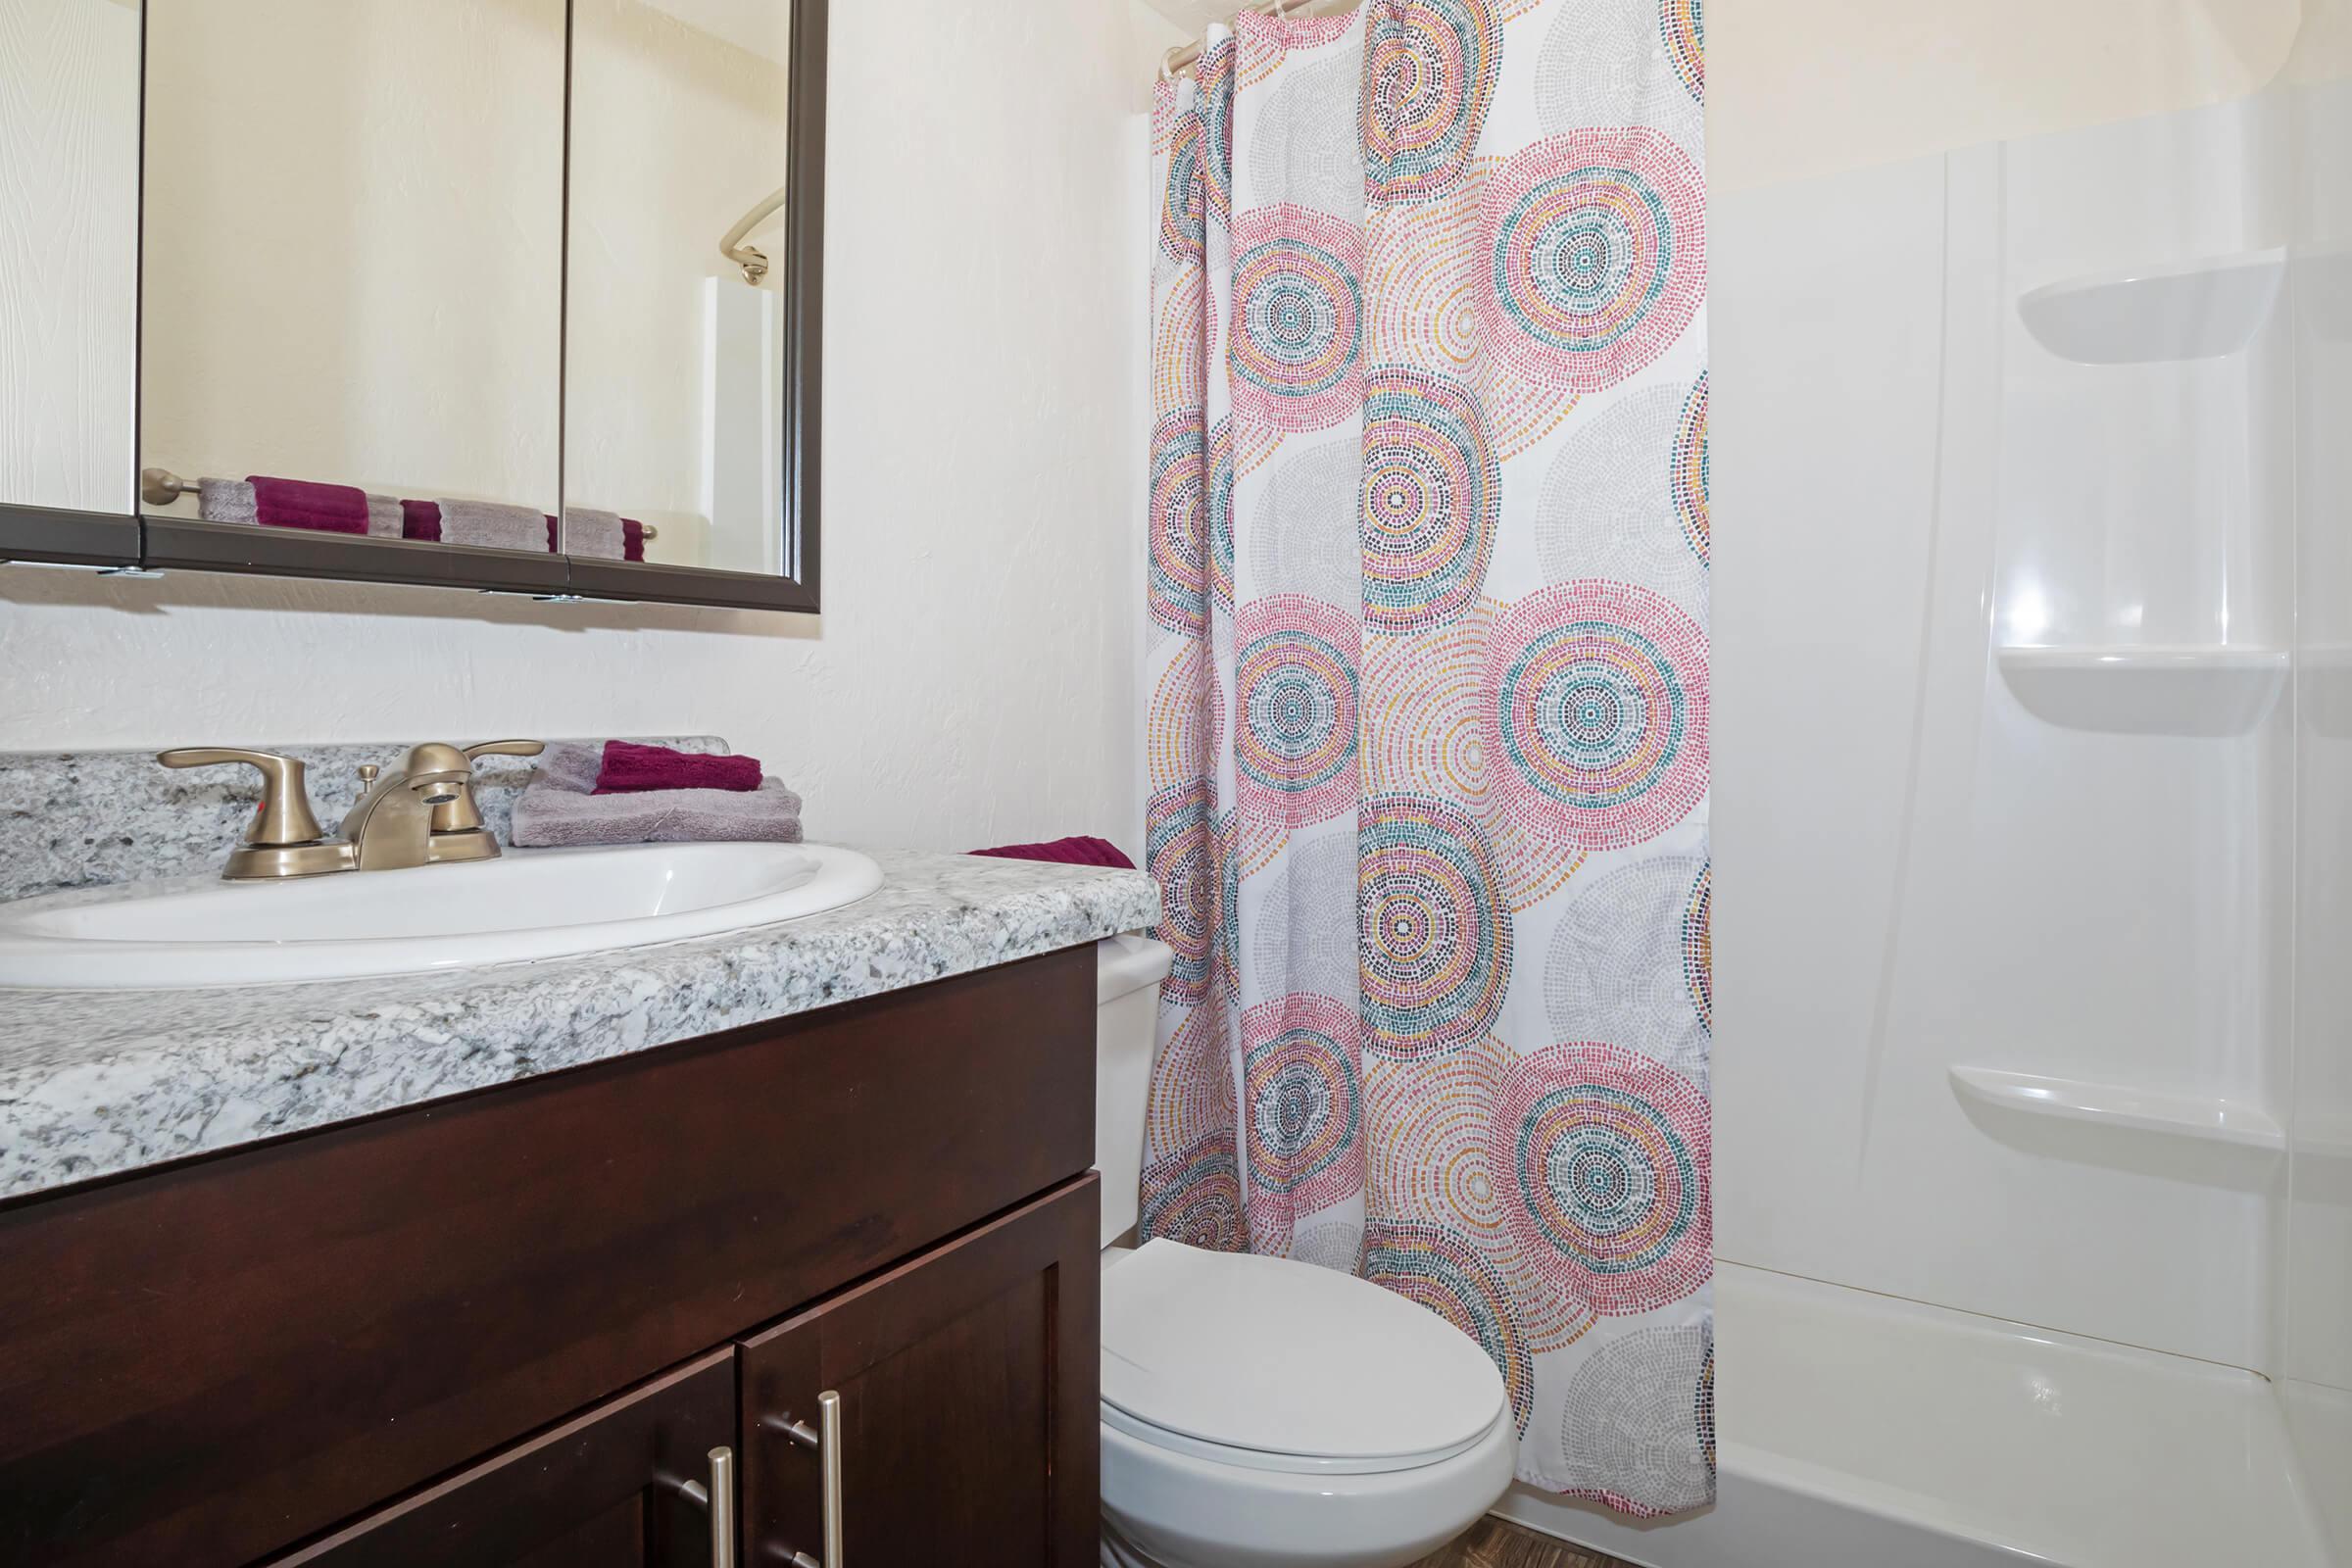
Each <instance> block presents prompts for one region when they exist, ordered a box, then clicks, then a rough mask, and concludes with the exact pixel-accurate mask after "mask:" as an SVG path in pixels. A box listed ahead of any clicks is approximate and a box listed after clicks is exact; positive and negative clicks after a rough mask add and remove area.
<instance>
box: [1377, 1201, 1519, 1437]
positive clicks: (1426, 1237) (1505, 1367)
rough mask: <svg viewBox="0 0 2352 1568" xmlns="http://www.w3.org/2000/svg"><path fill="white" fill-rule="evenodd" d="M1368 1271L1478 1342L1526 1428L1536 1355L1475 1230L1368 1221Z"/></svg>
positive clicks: (1516, 1419)
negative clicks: (1474, 1237)
mask: <svg viewBox="0 0 2352 1568" xmlns="http://www.w3.org/2000/svg"><path fill="white" fill-rule="evenodd" d="M1363 1266H1364V1278H1366V1279H1368V1280H1370V1281H1371V1282H1372V1283H1373V1284H1375V1285H1379V1286H1384V1287H1386V1288H1387V1289H1389V1290H1392V1291H1395V1292H1396V1293H1397V1295H1399V1296H1401V1297H1404V1298H1405V1299H1407V1300H1412V1301H1418V1302H1420V1303H1421V1304H1422V1305H1423V1306H1426V1307H1428V1308H1429V1309H1430V1310H1431V1311H1433V1312H1435V1313H1437V1314H1438V1316H1440V1317H1442V1318H1444V1319H1445V1320H1446V1322H1448V1323H1450V1324H1452V1325H1453V1326H1454V1327H1455V1328H1457V1329H1460V1330H1461V1331H1462V1332H1463V1333H1464V1334H1467V1335H1469V1336H1470V1338H1471V1339H1473V1340H1476V1341H1477V1342H1478V1348H1480V1349H1482V1350H1484V1351H1486V1352H1487V1358H1488V1359H1489V1360H1491V1361H1493V1362H1494V1363H1495V1371H1497V1372H1500V1373H1501V1374H1502V1385H1503V1388H1504V1389H1505V1390H1506V1391H1507V1392H1508V1393H1509V1395H1510V1398H1511V1419H1512V1421H1513V1423H1514V1424H1515V1425H1516V1426H1517V1427H1518V1429H1519V1430H1520V1431H1521V1432H1522V1433H1524V1432H1526V1430H1527V1418H1528V1413H1529V1411H1530V1410H1531V1409H1532V1408H1533V1406H1534V1404H1535V1397H1536V1366H1535V1357H1534V1356H1533V1355H1532V1354H1531V1353H1530V1352H1529V1350H1528V1348H1527V1335H1526V1334H1525V1333H1524V1332H1523V1331H1522V1330H1521V1328H1520V1325H1519V1306H1518V1303H1517V1302H1516V1301H1515V1300H1514V1299H1512V1296H1511V1292H1510V1289H1509V1287H1507V1286H1506V1285H1505V1284H1504V1283H1503V1280H1502V1276H1501V1275H1499V1274H1497V1273H1496V1272H1495V1265H1494V1264H1492V1263H1490V1262H1488V1261H1487V1259H1486V1257H1485V1256H1484V1255H1483V1254H1482V1253H1481V1252H1480V1251H1479V1250H1478V1248H1477V1247H1476V1246H1475V1245H1473V1244H1472V1243H1471V1241H1470V1240H1469V1238H1467V1237H1465V1236H1462V1235H1460V1234H1458V1233H1456V1232H1454V1231H1451V1230H1448V1229H1447V1228H1446V1227H1445V1226H1443V1225H1425V1224H1419V1223H1413V1222H1406V1223H1401V1224H1399V1223H1396V1222H1393V1221H1386V1220H1375V1221H1373V1222H1372V1223H1370V1224H1368V1225H1366V1226H1365V1227H1364V1262H1363Z"/></svg>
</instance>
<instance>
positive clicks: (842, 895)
mask: <svg viewBox="0 0 2352 1568" xmlns="http://www.w3.org/2000/svg"><path fill="white" fill-rule="evenodd" d="M881 885H882V870H881V867H879V866H877V865H876V864H874V862H873V861H872V860H871V859H869V858H866V857H865V856H862V855H860V854H858V852H857V851H855V850H840V849H832V848H829V847H827V846H823V845H815V844H641V845H632V846H629V847H627V848H623V849H607V850H513V851H510V852H508V854H507V855H506V856H505V857H504V858H500V859H496V860H484V861H480V862H477V863H472V864H463V865H428V866H419V867H417V868H416V869H415V870H407V871H353V872H343V873H339V874H336V875H331V876H317V877H305V878H300V879H296V880H291V881H283V882H218V881H213V882H195V881H191V880H189V879H186V878H175V879H172V880H171V881H165V882H148V883H135V882H134V883H126V884H124V885H123V886H121V887H118V888H109V889H106V890H105V891H104V892H101V893H90V892H79V893H60V894H50V895H48V896H46V897H42V898H36V899H25V900H22V901H20V902H18V903H15V904H9V905H0V986H38V987H42V988H55V989H62V990H113V989H124V988H136V989H162V988H176V987H181V986H240V985H270V984H280V983H283V982H286V981H297V980H344V979H353V978H357V977H359V976H362V975H380V974H416V973H421V972H424V971H428V970H442V969H466V968H473V967H477V966H479V965H483V964H493V963H515V962H519V961H525V960H530V959H542V958H564V957H574V956H580V955H584V954H591V953H607V952H611V951H613V950H614V949H619V948H635V947H643V946H646V945H647V944H649V943H656V942H677V941H681V940H683V939H685V938H688V937H708V936H717V935H720V934H721V933H724V932H728V931H741V930H747V929H749V928H751V927H753V926H761V925H772V924H774V923H775V922H777V921H779V920H792V919H798V918H800V917H802V916H804V915H810V914H817V913H821V912H822V911H824V910H826V909H833V908H838V907H841V906H842V905H845V904H849V903H851V902H853V901H854V900H857V899H862V898H864V897H865V896H866V895H867V894H869V893H871V892H873V891H874V889H876V888H878V887H880V886H881Z"/></svg>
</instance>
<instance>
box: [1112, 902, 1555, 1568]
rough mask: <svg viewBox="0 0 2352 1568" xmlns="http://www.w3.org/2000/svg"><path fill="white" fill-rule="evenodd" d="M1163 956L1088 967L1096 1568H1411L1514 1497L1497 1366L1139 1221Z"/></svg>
mask: <svg viewBox="0 0 2352 1568" xmlns="http://www.w3.org/2000/svg"><path fill="white" fill-rule="evenodd" d="M1167 956H1168V955H1167V950H1166V949H1165V948H1164V947H1162V946H1161V945H1160V944H1158V943H1153V942H1148V941H1146V940H1145V939H1142V938H1138V937H1116V938H1112V939H1110V940H1109V941H1107V942H1105V943H1103V945H1102V947H1101V948H1100V950H1099V954H1098V964H1097V978H1098V984H1097V993H1096V996H1097V1003H1098V1007H1099V1011H1098V1016H1097V1024H1096V1034H1097V1053H1098V1055H1099V1057H1100V1061H1099V1070H1098V1074H1097V1095H1098V1097H1099V1098H1098V1105H1097V1112H1098V1114H1097V1142H1096V1156H1097V1160H1098V1162H1099V1164H1100V1167H1101V1169H1102V1172H1103V1242H1104V1243H1105V1244H1106V1245H1105V1248H1104V1250H1103V1399H1102V1416H1103V1564H1104V1565H1105V1568H1402V1565H1403V1564H1407V1563H1410V1562H1413V1561H1414V1560H1416V1559H1417V1558H1420V1557H1422V1556H1425V1555H1427V1554H1428V1553H1429V1552H1431V1551H1434V1550H1435V1549H1437V1548H1438V1547H1439V1546H1441V1545H1443V1544H1446V1542H1448V1541H1450V1540H1452V1539H1453V1538H1454V1537H1455V1536H1458V1535H1459V1534H1461V1533H1462V1532H1463V1531H1464V1530H1466V1529H1467V1528H1469V1526H1470V1525H1471V1524H1472V1523H1473V1522H1475V1521H1476V1520H1477V1518H1478V1517H1479V1515H1480V1514H1482V1513H1484V1512H1485V1511H1486V1510H1487V1509H1488V1508H1489V1507H1490V1506H1491V1505H1492V1504H1493V1503H1494V1502H1495V1500H1496V1499H1497V1498H1498V1497H1500V1496H1501V1495H1502V1493H1503V1490H1504V1488H1506V1487H1507V1486H1508V1485H1509V1484H1510V1480H1511V1471H1512V1467H1513V1464H1514V1462H1515V1460H1516V1457H1517V1451H1518V1432H1517V1429H1516V1426H1515V1424H1514V1422H1513V1418H1512V1413H1511V1408H1510V1401H1509V1398H1508V1396H1507V1395H1506V1394H1505V1392H1504V1389H1503V1384H1502V1378H1501V1375H1500V1374H1499V1373H1498V1372H1497V1371H1496V1370H1495V1364H1494V1362H1493V1361H1492V1360H1490V1359H1489V1358H1488V1356H1487V1354H1486V1351H1485V1350H1484V1349H1482V1348H1480V1347H1479V1346H1478V1345H1477V1343H1476V1342H1474V1341H1472V1340H1471V1339H1470V1338H1469V1337H1468V1336H1466V1335H1464V1334H1462V1333H1461V1332H1460V1331H1458V1330H1457V1329H1455V1328H1454V1327H1453V1326H1452V1325H1451V1324H1449V1323H1447V1322H1446V1321H1445V1320H1444V1319H1442V1318H1440V1317H1438V1316H1437V1315H1436V1314H1435V1313H1433V1312H1430V1311H1428V1310H1427V1309H1425V1308H1423V1307H1421V1306H1419V1305H1416V1304H1415V1303H1413V1302H1412V1301H1409V1300H1407V1299H1404V1298H1403V1297H1401V1296H1397V1295H1396V1294H1395V1293H1393V1292H1390V1291H1385V1290H1383V1289H1381V1288H1380V1287H1379V1286H1376V1285H1372V1284H1370V1283H1368V1282H1366V1281H1364V1280H1360V1279H1355V1278H1352V1277H1350V1276H1348V1275H1345V1274H1341V1273H1339V1272H1337V1271H1336V1270H1332V1269H1326V1268H1321V1267H1318V1266H1316V1265H1314V1264H1311V1263H1301V1262H1297V1261H1294V1260H1292V1259H1289V1258H1275V1257H1254V1256H1248V1255H1243V1254H1237V1253H1229V1252H1211V1251H1203V1250H1199V1249H1197V1248H1191V1247H1186V1246H1183V1245H1181V1244H1179V1243H1176V1242H1172V1241H1168V1240H1166V1239H1164V1238H1162V1239H1158V1240H1153V1241H1151V1242H1147V1243H1146V1244H1145V1245H1144V1246H1143V1247H1142V1248H1140V1249H1139V1250H1134V1251H1128V1250H1125V1249H1123V1248H1119V1247H1115V1246H1109V1245H1107V1244H1109V1243H1111V1242H1113V1241H1115V1240H1116V1239H1118V1238H1119V1237H1121V1236H1122V1235H1124V1234H1125V1233H1126V1232H1128V1231H1129V1230H1130V1229H1132V1227H1133V1226H1134V1224H1135V1222H1136V1218H1137V1212H1138V1201H1137V1186H1138V1181H1139V1178H1140V1176H1141V1166H1142V1153H1143V1143H1144V1139H1143V1123H1144V1115H1145V1103H1144V1102H1145V1099H1146V1097H1147V1094H1148V1091H1149V1084H1150V1076H1151V1065H1152V1004H1151V992H1150V990H1149V989H1148V988H1149V987H1151V986H1152V985H1154V984H1155V983H1156V981H1157V980H1158V979H1159V978H1161V977H1162V976H1164V975H1165V974H1166V972H1167Z"/></svg>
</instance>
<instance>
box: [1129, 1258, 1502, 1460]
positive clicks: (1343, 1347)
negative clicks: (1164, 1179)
mask: <svg viewBox="0 0 2352 1568" xmlns="http://www.w3.org/2000/svg"><path fill="white" fill-rule="evenodd" d="M1507 1411H1508V1401H1507V1398H1506V1396H1505V1394H1504V1390H1503V1386H1502V1379H1501V1376H1500V1375H1499V1374H1498V1373H1497V1372H1496V1371H1495V1364H1494V1362H1493V1361H1491V1360H1490V1359H1488V1356H1487V1353H1486V1351H1485V1350H1484V1349H1483V1348H1480V1346H1479V1345H1478V1344H1477V1342H1476V1341H1474V1340H1472V1339H1470V1338H1469V1337H1468V1336H1466V1335H1464V1334H1463V1333H1461V1332H1460V1331H1459V1330H1458V1329H1456V1328H1454V1327H1453V1326H1452V1325H1451V1324H1450V1323H1447V1322H1446V1320H1444V1319H1443V1318H1440V1317H1438V1316H1437V1315H1436V1314H1435V1313H1432V1312H1430V1311H1429V1310H1427V1309H1426V1308H1424V1307H1421V1306H1419V1305H1416V1304H1415V1303H1414V1302H1412V1301H1410V1300H1408V1299H1405V1298H1403V1297H1401V1296H1398V1295H1397V1294H1395V1293H1394V1292H1391V1291H1386V1290H1383V1289H1381V1288H1380V1287H1379V1286H1377V1285H1373V1284H1371V1283H1369V1282H1368V1281H1365V1280H1359V1279H1355V1278H1352V1277H1350V1276H1348V1275H1345V1274H1340V1273H1338V1272H1336V1271H1334V1270H1331V1269H1325V1268H1319V1267H1316V1266H1315V1265H1313V1264H1308V1263H1299V1262H1295V1261H1292V1260H1289V1259H1285V1258H1269V1257H1256V1256H1251V1255H1249V1254H1244V1253H1233V1252H1209V1251H1202V1250H1199V1249H1196V1248H1190V1247H1185V1246H1183V1245H1182V1244H1180V1243H1176V1242H1171V1241H1168V1240H1165V1239H1164V1238H1163V1239H1159V1240H1154V1241H1152V1242H1150V1243H1148V1244H1146V1245H1145V1246H1144V1247H1143V1248H1142V1249H1141V1250H1138V1251H1136V1252H1134V1253H1132V1254H1130V1255H1128V1256H1127V1257H1125V1258H1122V1259H1120V1260H1119V1261H1118V1262H1117V1264H1116V1265H1115V1266H1113V1267H1111V1268H1109V1269H1107V1270H1105V1271H1104V1274H1103V1411H1102V1413H1103V1425H1104V1426H1105V1427H1106V1428H1109V1429H1111V1430H1114V1431H1117V1432H1120V1433H1123V1434H1125V1435H1126V1436H1128V1437H1130V1438H1133V1439H1135V1440H1137V1441H1139V1442H1141V1443H1144V1444H1148V1445H1151V1446H1153V1447H1157V1448H1161V1449H1164V1450H1167V1451H1169V1452H1172V1453H1180V1454H1184V1455H1187V1456H1188V1457H1191V1458H1194V1459H1198V1460H1202V1461H1206V1462H1209V1463H1214V1464H1223V1465H1231V1466H1235V1467H1237V1468H1241V1469H1246V1470H1257V1471H1273V1472H1281V1473H1286V1474H1294V1475H1380V1474H1388V1473H1393V1472H1397V1471H1404V1470H1412V1469H1417V1468H1420V1467H1423V1466H1427V1465H1433V1464H1442V1463H1444V1462H1445V1461H1446V1460H1448V1459H1451V1458H1454V1457H1456V1456H1458V1455H1460V1454H1463V1453H1465V1452H1467V1451H1469V1450H1470V1449H1471V1448H1473V1447H1475V1446H1478V1445H1479V1444H1480V1443H1482V1442H1483V1441H1486V1440H1488V1439H1489V1438H1490V1437H1491V1435H1492V1433H1493V1431H1494V1429H1495V1422H1496V1420H1497V1419H1498V1418H1499V1417H1501V1416H1504V1415H1505V1414H1507Z"/></svg>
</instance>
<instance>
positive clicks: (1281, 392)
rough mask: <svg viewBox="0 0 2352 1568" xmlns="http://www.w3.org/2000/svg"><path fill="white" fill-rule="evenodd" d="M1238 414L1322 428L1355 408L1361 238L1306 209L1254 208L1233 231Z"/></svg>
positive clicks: (1277, 424) (1233, 365)
mask: <svg viewBox="0 0 2352 1568" xmlns="http://www.w3.org/2000/svg"><path fill="white" fill-rule="evenodd" d="M1233 245H1234V261H1233V331H1232V336H1231V341H1230V344H1229V346H1228V349H1227V353H1228V357H1229V358H1228V365H1229V367H1230V369H1231V371H1232V382H1233V404H1234V410H1235V412H1236V413H1238V414H1240V415H1241V416H1242V417H1245V418H1249V419H1252V420H1255V421H1256V422H1258V423H1260V424H1263V425H1266V426H1267V427H1269V428H1271V429H1275V430H1287V431H1304V430H1327V429H1329V428H1330V427H1331V426H1333V425H1335V424H1337V423H1339V422H1340V421H1341V420H1342V419H1344V418H1346V417H1348V415H1350V414H1352V413H1353V412H1355V409H1356V407H1357V404H1358V400H1359V397H1360V393H1359V390H1358V388H1357V386H1356V353H1357V350H1358V348H1359V346H1360V344H1361V340H1362V334H1363V322H1362V309H1363V304H1362V296H1361V291H1360V288H1359V286H1358V283H1357V281H1356V280H1357V277H1358V276H1359V274H1360V271H1361V269H1362V266H1363V253H1364V238H1363V234H1362V232H1361V231H1360V230H1359V229H1357V228H1356V227H1354V225H1352V224H1349V223H1346V222H1343V221H1340V220H1339V219H1336V218H1333V217H1332V216H1330V215H1329V214H1327V213H1318V212H1316V211H1314V210H1313V209H1311V208H1306V207H1290V206H1283V207H1268V208H1259V209H1257V210H1255V211H1253V212H1250V213H1248V214H1246V215H1244V216H1243V217H1242V218H1241V219H1240V221H1238V222H1237V223H1236V225H1235V229H1234V237H1233Z"/></svg>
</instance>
